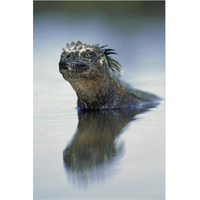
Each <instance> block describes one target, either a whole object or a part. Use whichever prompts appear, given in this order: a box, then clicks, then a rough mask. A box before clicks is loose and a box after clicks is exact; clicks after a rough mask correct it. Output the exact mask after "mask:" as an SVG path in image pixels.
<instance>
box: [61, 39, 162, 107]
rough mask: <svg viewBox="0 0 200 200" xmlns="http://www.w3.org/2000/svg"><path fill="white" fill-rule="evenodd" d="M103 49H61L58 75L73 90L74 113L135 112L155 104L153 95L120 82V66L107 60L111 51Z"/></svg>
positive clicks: (79, 44)
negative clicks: (103, 110) (75, 107)
mask: <svg viewBox="0 0 200 200" xmlns="http://www.w3.org/2000/svg"><path fill="white" fill-rule="evenodd" d="M107 46H108V45H104V46H99V44H95V45H88V44H83V43H82V42H81V41H77V42H76V43H75V42H71V44H68V43H67V45H66V48H63V52H62V53H61V57H60V62H59V71H60V73H61V74H62V75H63V78H64V79H65V80H67V81H68V82H69V83H70V84H71V86H72V87H73V89H74V90H75V92H76V94H77V97H78V102H77V106H78V109H81V110H102V109H122V108H133V109H138V108H144V107H154V106H155V105H156V104H158V102H159V100H160V98H159V97H157V96H156V95H153V94H150V93H147V92H143V91H140V90H137V89H132V88H130V87H129V86H127V85H126V84H125V83H123V82H122V81H121V80H120V78H119V75H120V73H121V71H122V66H121V64H120V63H119V62H118V61H117V60H116V59H114V58H113V57H111V56H110V55H111V54H116V53H115V50H114V49H110V48H105V47H107Z"/></svg>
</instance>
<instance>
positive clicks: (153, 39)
mask: <svg viewBox="0 0 200 200" xmlns="http://www.w3.org/2000/svg"><path fill="white" fill-rule="evenodd" d="M72 40H74V41H77V40H81V41H82V42H86V43H89V44H91V43H92V44H93V43H99V44H100V45H104V44H108V45H109V47H110V48H114V49H115V50H116V51H117V52H118V55H116V56H115V58H117V60H119V62H120V63H121V64H122V66H123V67H124V73H123V76H122V77H123V79H124V80H126V81H127V82H129V83H130V84H131V85H132V86H134V87H136V88H139V89H143V90H147V91H149V92H153V93H155V94H157V95H159V96H161V97H164V94H165V80H164V77H165V43H164V41H165V18H164V2H34V199H137V200H138V199H154V200H155V199H164V164H165V163H164V103H161V105H159V106H158V107H157V108H155V109H152V111H150V112H146V113H144V114H140V115H138V117H137V120H135V121H133V122H130V123H129V124H128V126H126V127H125V128H124V130H123V134H121V135H120V136H119V138H118V139H117V140H116V142H119V141H120V142H122V143H123V144H124V150H123V155H122V156H119V157H117V158H116V160H115V162H112V163H110V164H109V165H106V166H103V167H102V168H103V175H102V174H101V173H102V170H101V171H100V172H99V173H100V175H99V174H98V173H96V172H95V173H93V178H92V179H88V182H87V184H86V185H85V186H83V185H81V181H80V180H79V178H77V177H76V176H74V175H73V174H70V173H67V171H66V169H65V167H64V166H63V150H64V149H65V148H66V146H68V145H69V144H70V142H71V141H72V138H73V136H74V133H75V131H76V129H77V123H78V117H77V113H76V110H75V107H76V95H75V92H74V91H73V90H72V88H71V86H70V85H69V84H68V83H67V82H66V81H65V80H64V79H63V78H62V76H61V75H60V74H59V71H58V62H59V57H60V53H61V50H62V47H65V45H66V43H67V42H71V41H72ZM95 170H96V171H98V169H95ZM97 174H98V176H100V177H101V178H98V177H97Z"/></svg>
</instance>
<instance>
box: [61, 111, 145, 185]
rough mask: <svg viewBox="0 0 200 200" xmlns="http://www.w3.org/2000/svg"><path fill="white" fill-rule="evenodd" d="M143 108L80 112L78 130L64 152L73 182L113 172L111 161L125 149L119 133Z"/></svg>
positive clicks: (96, 178) (88, 179) (83, 183)
mask: <svg viewBox="0 0 200 200" xmlns="http://www.w3.org/2000/svg"><path fill="white" fill-rule="evenodd" d="M144 111H145V110H115V111H113V110H112V111H99V112H80V113H79V114H78V117H79V123H78V128H77V131H76V134H75V136H74V138H73V139H72V142H71V143H70V144H69V145H68V146H67V148H66V149H65V150H64V152H63V159H64V166H65V168H66V171H67V174H68V176H69V177H70V178H71V179H72V182H75V183H78V184H80V185H87V184H88V183H91V182H94V181H95V180H101V179H102V178H104V177H105V176H107V175H108V174H109V175H110V170H109V169H110V166H111V164H112V163H113V162H114V161H116V160H118V159H117V158H119V157H120V156H121V155H122V153H123V142H120V143H119V142H117V141H116V138H117V136H119V134H120V133H122V129H123V128H124V127H125V126H126V125H127V124H128V123H129V122H130V121H131V120H134V117H135V115H136V114H138V113H141V112H144ZM112 171H113V170H112ZM111 174H112V173H111Z"/></svg>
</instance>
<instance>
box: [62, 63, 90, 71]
mask: <svg viewBox="0 0 200 200" xmlns="http://www.w3.org/2000/svg"><path fill="white" fill-rule="evenodd" d="M59 68H60V70H66V71H67V72H83V71H86V70H87V69H88V68H89V66H88V65H86V64H85V63H83V62H77V61H63V62H60V63H59Z"/></svg>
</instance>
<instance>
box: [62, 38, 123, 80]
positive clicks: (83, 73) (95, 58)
mask: <svg viewBox="0 0 200 200" xmlns="http://www.w3.org/2000/svg"><path fill="white" fill-rule="evenodd" d="M106 46H107V45H105V46H99V45H98V44H96V45H87V44H83V43H82V42H81V41H78V42H76V43H75V42H71V44H67V45H66V48H63V52H62V54H61V58H60V62H59V71H60V73H61V74H62V75H63V77H64V78H65V79H66V80H67V81H74V80H76V81H77V80H78V78H85V79H93V78H94V76H95V75H96V76H98V75H100V74H102V73H111V74H112V73H113V74H115V73H116V72H120V71H121V65H120V64H119V63H118V61H116V60H115V59H113V58H112V57H110V56H109V55H110V54H116V53H115V52H114V49H107V48H105V47H106Z"/></svg>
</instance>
